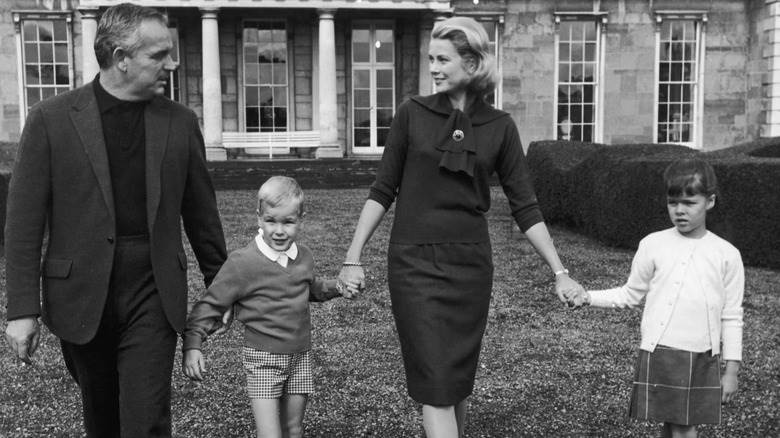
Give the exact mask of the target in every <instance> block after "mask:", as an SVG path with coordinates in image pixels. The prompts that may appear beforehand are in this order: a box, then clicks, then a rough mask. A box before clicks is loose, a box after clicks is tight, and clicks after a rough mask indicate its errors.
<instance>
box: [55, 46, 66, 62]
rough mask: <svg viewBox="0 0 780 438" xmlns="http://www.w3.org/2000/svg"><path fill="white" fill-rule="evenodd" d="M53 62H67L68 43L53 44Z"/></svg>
mask: <svg viewBox="0 0 780 438" xmlns="http://www.w3.org/2000/svg"><path fill="white" fill-rule="evenodd" d="M54 62H63V63H67V62H68V43H57V44H55V45H54Z"/></svg>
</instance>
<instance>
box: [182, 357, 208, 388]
mask: <svg viewBox="0 0 780 438" xmlns="http://www.w3.org/2000/svg"><path fill="white" fill-rule="evenodd" d="M181 369H182V371H184V374H185V375H186V376H187V377H189V378H190V379H192V380H199V381H200V380H203V374H205V373H206V362H205V361H204V359H203V352H201V351H200V350H185V351H184V357H183V358H182V361H181Z"/></svg>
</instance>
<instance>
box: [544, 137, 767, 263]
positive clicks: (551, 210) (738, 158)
mask: <svg viewBox="0 0 780 438" xmlns="http://www.w3.org/2000/svg"><path fill="white" fill-rule="evenodd" d="M779 152H780V138H772V139H761V140H758V141H755V142H750V143H744V144H740V145H737V146H734V147H731V148H727V149H722V150H719V151H715V152H707V153H705V152H698V151H694V150H691V149H689V148H687V147H684V146H679V145H665V144H644V145H635V144H633V145H609V146H608V145H603V144H594V143H577V142H564V141H540V142H534V143H531V145H530V146H529V148H528V162H529V167H530V168H531V173H532V174H533V181H534V187H535V188H536V193H537V197H538V198H539V203H540V206H541V208H542V211H543V213H544V216H545V219H546V220H547V221H548V222H551V223H560V224H563V225H565V226H568V227H570V228H573V229H575V230H577V231H579V232H582V233H584V234H587V235H590V236H593V237H595V238H597V239H599V240H601V241H603V242H605V243H607V244H610V245H614V246H620V247H626V248H636V246H637V244H638V243H639V241H640V240H641V239H642V238H643V237H644V236H646V235H647V234H649V233H651V232H653V231H657V230H661V229H664V228H668V227H670V226H671V224H670V222H669V218H668V215H667V212H666V207H665V205H666V193H665V188H664V183H663V177H662V175H663V171H664V169H665V168H666V166H668V165H669V163H671V162H672V161H674V160H676V159H678V158H682V157H686V156H696V155H698V156H699V157H701V158H704V159H705V160H707V161H708V162H709V163H710V164H712V166H713V167H714V169H715V173H716V175H717V177H718V185H719V188H720V193H719V194H718V198H717V201H716V204H715V208H714V209H713V210H712V211H711V212H710V214H709V215H708V217H707V227H708V228H709V229H710V230H712V231H713V232H715V233H716V234H718V235H720V236H722V237H723V238H725V239H727V240H729V241H730V242H732V243H733V244H734V245H735V246H736V247H737V248H739V250H740V252H741V253H742V257H743V259H744V261H745V263H746V264H749V265H752V266H765V267H772V268H780V193H778V185H777V183H778V181H780V159H778V153H779Z"/></svg>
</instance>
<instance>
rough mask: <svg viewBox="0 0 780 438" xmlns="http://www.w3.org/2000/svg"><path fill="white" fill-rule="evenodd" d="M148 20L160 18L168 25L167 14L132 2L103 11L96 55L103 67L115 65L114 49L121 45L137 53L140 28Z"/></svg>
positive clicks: (130, 53)
mask: <svg viewBox="0 0 780 438" xmlns="http://www.w3.org/2000/svg"><path fill="white" fill-rule="evenodd" d="M146 20H158V21H159V22H160V23H162V24H164V25H166V26H167V25H168V19H167V18H166V17H165V15H164V14H163V13H162V12H160V11H158V10H156V9H152V8H147V7H145V6H138V5H134V4H132V3H120V4H118V5H115V6H111V7H110V8H108V9H106V10H105V12H103V15H102V16H101V17H100V21H99V22H98V27H97V33H96V35H95V46H94V47H95V57H96V58H97V62H98V65H100V68H101V69H107V68H109V67H111V66H112V65H113V54H114V50H116V49H117V48H118V47H121V48H122V49H123V50H125V51H126V52H127V53H128V54H129V55H131V56H132V55H133V54H135V52H136V50H138V48H139V46H140V41H141V39H140V37H139V35H138V28H139V27H140V26H141V23H143V22H144V21H146Z"/></svg>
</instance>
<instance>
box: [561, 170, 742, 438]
mask: <svg viewBox="0 0 780 438" xmlns="http://www.w3.org/2000/svg"><path fill="white" fill-rule="evenodd" d="M664 179H665V181H666V188H667V197H666V199H667V209H668V212H669V218H670V219H671V221H672V224H673V225H674V226H673V227H672V228H669V229H666V230H663V231H659V232H656V233H652V234H650V235H648V236H647V237H645V238H644V239H642V241H641V242H640V243H639V248H638V249H637V252H636V255H635V256H634V261H633V264H632V266H631V274H630V276H629V278H628V282H627V283H626V284H625V285H624V286H622V287H619V288H615V289H608V290H601V291H588V292H582V293H579V294H577V296H576V297H572V299H573V302H574V304H575V305H582V304H583V303H585V304H591V305H592V306H598V307H621V308H625V307H633V306H636V305H638V304H639V302H640V301H641V300H642V298H645V297H646V300H645V307H644V312H643V314H642V325H641V331H642V340H641V344H640V347H639V359H638V361H637V367H636V373H635V378H634V383H633V394H632V396H631V405H630V411H629V415H630V416H631V417H632V418H636V419H639V420H652V421H658V422H662V423H663V426H662V436H664V437H675V438H676V437H696V436H697V430H696V426H697V425H698V424H707V423H710V424H718V423H720V415H721V403H725V402H728V401H730V400H731V398H732V397H733V396H734V394H735V393H736V391H737V374H738V371H739V364H740V361H741V359H742V326H743V320H742V314H743V311H742V297H743V294H744V283H745V274H744V268H743V266H742V258H741V257H740V254H739V251H738V250H737V249H736V248H735V247H734V246H733V245H731V244H730V243H728V242H727V241H725V240H723V239H722V238H720V237H718V236H716V235H715V234H713V233H712V232H710V231H707V228H706V219H707V212H708V211H709V210H710V209H711V208H712V207H714V206H715V193H716V191H717V182H716V179H715V172H714V171H713V169H712V167H711V166H710V165H709V164H707V163H706V162H704V161H702V160H699V159H685V160H679V161H676V162H674V163H672V164H671V165H669V167H668V168H667V169H666V172H665V173H664ZM721 343H722V348H721ZM720 357H722V359H723V360H724V361H725V363H726V365H725V372H724V374H723V376H722V377H721V376H720V364H719V358H720Z"/></svg>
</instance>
